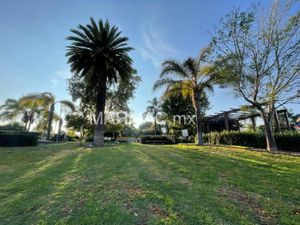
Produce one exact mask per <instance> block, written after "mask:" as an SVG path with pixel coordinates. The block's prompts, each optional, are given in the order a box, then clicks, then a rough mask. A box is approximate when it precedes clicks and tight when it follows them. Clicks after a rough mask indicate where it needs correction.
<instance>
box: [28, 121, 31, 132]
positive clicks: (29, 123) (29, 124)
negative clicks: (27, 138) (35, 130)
mask: <svg viewBox="0 0 300 225" xmlns="http://www.w3.org/2000/svg"><path fill="white" fill-rule="evenodd" d="M30 127H31V121H29V122H28V127H27V131H30Z"/></svg>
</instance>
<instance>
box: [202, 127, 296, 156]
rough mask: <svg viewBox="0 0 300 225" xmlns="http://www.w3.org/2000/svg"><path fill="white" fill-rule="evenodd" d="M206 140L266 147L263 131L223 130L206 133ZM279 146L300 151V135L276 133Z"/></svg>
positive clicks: (214, 142) (283, 148)
mask: <svg viewBox="0 0 300 225" xmlns="http://www.w3.org/2000/svg"><path fill="white" fill-rule="evenodd" d="M203 137H204V142H205V143H209V144H213V145H215V144H224V145H241V146H248V147H253V148H266V138H265V135H264V134H263V133H256V132H239V131H222V132H211V133H208V134H204V136H203ZM275 140H276V143H277V147H278V149H280V150H284V151H296V152H300V145H299V144H300V135H299V134H297V133H294V132H284V133H278V134H275Z"/></svg>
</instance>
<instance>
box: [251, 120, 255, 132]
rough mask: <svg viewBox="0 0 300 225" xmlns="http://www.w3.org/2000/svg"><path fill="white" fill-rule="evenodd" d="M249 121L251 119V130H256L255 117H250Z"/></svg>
mask: <svg viewBox="0 0 300 225" xmlns="http://www.w3.org/2000/svg"><path fill="white" fill-rule="evenodd" d="M251 121H252V127H253V130H254V131H256V119H255V116H252V117H251Z"/></svg>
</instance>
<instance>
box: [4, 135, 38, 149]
mask: <svg viewBox="0 0 300 225" xmlns="http://www.w3.org/2000/svg"><path fill="white" fill-rule="evenodd" d="M38 136H39V134H38V133H34V132H25V131H23V132H22V131H0V146H5V147H16V146H35V145H37V144H38Z"/></svg>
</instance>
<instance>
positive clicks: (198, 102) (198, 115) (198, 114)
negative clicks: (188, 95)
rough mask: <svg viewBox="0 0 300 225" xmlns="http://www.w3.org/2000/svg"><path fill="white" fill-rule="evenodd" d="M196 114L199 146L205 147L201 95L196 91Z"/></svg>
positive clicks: (194, 100)
mask: <svg viewBox="0 0 300 225" xmlns="http://www.w3.org/2000/svg"><path fill="white" fill-rule="evenodd" d="M193 98H194V99H193V102H194V108H195V114H196V128H197V136H198V143H197V144H198V145H203V134H202V121H201V93H200V92H196V91H194V96H193Z"/></svg>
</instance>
